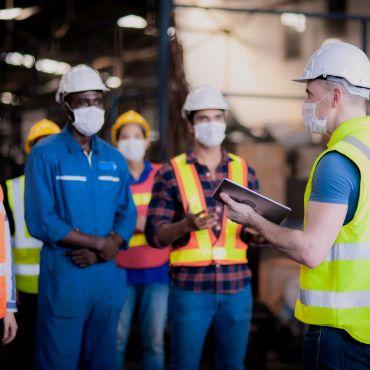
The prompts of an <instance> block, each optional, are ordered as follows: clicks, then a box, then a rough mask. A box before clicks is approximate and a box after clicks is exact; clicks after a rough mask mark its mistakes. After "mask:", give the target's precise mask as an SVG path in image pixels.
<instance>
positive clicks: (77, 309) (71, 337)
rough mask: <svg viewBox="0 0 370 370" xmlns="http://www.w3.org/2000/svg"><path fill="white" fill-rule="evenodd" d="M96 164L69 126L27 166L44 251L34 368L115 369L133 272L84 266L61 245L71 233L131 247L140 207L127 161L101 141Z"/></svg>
mask: <svg viewBox="0 0 370 370" xmlns="http://www.w3.org/2000/svg"><path fill="white" fill-rule="evenodd" d="M90 153H92V154H91V157H90V160H91V163H89V158H88V156H87V154H86V153H84V152H83V150H82V148H81V146H80V145H79V144H78V142H77V141H76V140H75V138H74V137H73V136H72V134H71V132H70V129H69V128H67V127H66V128H64V130H63V131H62V132H61V133H60V134H57V135H53V136H50V137H47V138H45V139H44V140H43V141H41V142H39V143H38V144H37V145H36V146H35V147H34V148H33V149H32V151H31V153H30V155H29V157H28V159H27V163H26V170H25V173H26V186H25V217H26V222H27V226H28V229H29V231H30V233H31V235H32V236H34V237H35V238H37V239H40V240H42V241H43V242H44V247H43V248H42V251H41V262H40V278H39V301H38V320H37V329H36V332H37V333H36V352H35V367H36V369H37V370H75V369H77V368H78V369H86V370H87V369H88V370H108V369H115V366H116V364H115V359H116V347H117V325H118V319H119V312H120V309H121V307H122V305H123V301H124V294H125V287H126V275H125V274H126V272H125V270H123V269H121V268H118V267H117V266H116V263H115V261H114V260H112V261H109V262H98V263H96V264H94V265H92V266H90V267H86V268H80V267H78V266H76V265H75V264H73V262H72V261H71V259H70V258H69V257H67V256H65V252H67V251H70V250H71V249H69V248H63V247H61V246H59V245H57V241H59V240H61V239H63V238H64V237H65V236H66V235H67V234H68V233H69V232H70V231H71V230H72V229H76V230H78V231H80V232H82V233H86V234H90V235H94V236H99V237H105V236H107V235H109V234H110V233H111V232H112V231H114V232H115V233H117V234H118V235H119V236H120V237H121V238H122V239H123V240H124V241H126V242H127V241H129V239H130V237H131V235H132V233H133V232H134V229H135V224H136V209H135V205H134V203H133V200H132V196H131V192H130V188H129V172H128V168H127V165H126V162H125V160H124V158H123V156H122V155H121V154H120V153H119V152H118V151H117V150H116V149H114V148H113V147H112V146H111V145H109V144H108V143H106V142H105V141H104V140H102V139H100V138H99V137H97V136H93V137H92V140H91V152H90Z"/></svg>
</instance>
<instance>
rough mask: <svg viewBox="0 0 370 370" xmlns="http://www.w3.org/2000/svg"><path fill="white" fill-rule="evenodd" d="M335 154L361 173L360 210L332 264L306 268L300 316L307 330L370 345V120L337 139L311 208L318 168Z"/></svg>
mask: <svg viewBox="0 0 370 370" xmlns="http://www.w3.org/2000/svg"><path fill="white" fill-rule="evenodd" d="M331 151H336V152H339V153H341V154H343V155H345V156H346V157H348V158H349V159H351V160H352V161H353V162H354V163H355V164H356V166H357V167H358V169H359V171H360V175H361V183H360V194H359V200H358V206H357V209H356V212H355V215H354V217H353V219H352V221H350V222H349V223H348V224H346V225H344V226H343V227H342V228H341V230H340V232H339V234H338V237H337V239H336V241H335V243H334V245H333V246H332V248H331V249H330V251H329V254H328V256H327V258H326V260H325V261H324V262H323V263H321V264H320V265H319V266H318V267H316V268H314V269H309V268H307V267H305V266H302V268H301V275H300V292H299V297H298V300H297V302H296V310H295V315H296V317H297V318H298V319H299V320H301V321H303V322H304V323H307V324H313V325H322V326H331V327H335V328H341V329H344V330H346V331H347V332H348V333H349V334H350V335H351V336H352V337H353V338H355V339H356V340H358V341H360V342H362V343H367V344H370V117H366V118H357V119H351V120H349V121H346V122H345V123H343V124H342V125H341V126H339V127H338V129H337V130H336V131H335V132H334V133H333V135H332V137H331V139H330V141H329V143H328V149H327V150H326V151H324V152H323V153H322V154H321V155H320V156H319V158H318V159H317V160H316V162H315V163H314V165H313V167H312V171H311V175H310V178H309V181H308V184H307V188H306V193H305V207H306V208H307V204H308V201H309V198H310V194H311V190H312V179H313V176H314V173H315V170H316V167H317V164H318V163H319V161H320V159H321V158H322V157H323V156H324V155H325V154H326V153H328V152H331Z"/></svg>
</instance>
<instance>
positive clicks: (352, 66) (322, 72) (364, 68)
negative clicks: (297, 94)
mask: <svg viewBox="0 0 370 370" xmlns="http://www.w3.org/2000/svg"><path fill="white" fill-rule="evenodd" d="M321 76H322V77H324V78H326V77H328V76H332V77H339V78H342V79H344V80H346V81H347V82H348V83H349V84H350V85H353V86H357V87H359V88H365V89H370V62H369V59H368V57H367V56H366V54H365V53H364V52H363V51H362V50H361V49H359V48H358V47H356V46H354V45H352V44H349V43H346V42H342V41H336V42H329V43H326V44H324V45H322V46H321V47H320V49H319V50H317V51H316V52H315V53H314V54H313V55H312V56H311V58H310V59H309V61H308V63H307V65H306V67H305V69H304V71H303V74H302V76H301V77H299V78H297V79H294V80H293V81H296V82H307V81H309V80H314V79H316V78H318V77H321Z"/></svg>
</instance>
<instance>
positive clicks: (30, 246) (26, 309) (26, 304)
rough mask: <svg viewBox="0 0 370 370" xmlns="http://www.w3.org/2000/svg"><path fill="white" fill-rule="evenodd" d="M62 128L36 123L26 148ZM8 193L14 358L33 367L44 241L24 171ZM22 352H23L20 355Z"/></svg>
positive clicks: (8, 186) (17, 363) (9, 184)
mask: <svg viewBox="0 0 370 370" xmlns="http://www.w3.org/2000/svg"><path fill="white" fill-rule="evenodd" d="M59 132H60V128H59V126H58V125H56V124H55V123H54V122H52V121H49V120H47V119H43V120H41V121H39V122H36V123H35V124H34V125H32V127H31V129H30V132H29V134H28V136H27V139H26V145H25V151H26V154H27V155H28V154H29V153H30V151H31V148H32V147H33V146H34V145H35V144H36V143H37V142H38V141H40V140H41V139H43V138H44V137H46V136H49V135H53V134H57V133H59ZM5 190H6V193H5V197H6V198H7V202H6V203H5V202H4V203H5V204H8V205H9V213H8V214H9V217H10V216H12V217H13V221H14V233H13V248H14V249H13V256H14V270H15V280H16V287H17V306H18V313H17V322H18V326H19V330H18V336H17V338H16V341H15V342H16V343H15V351H14V352H15V353H14V354H13V355H12V361H13V362H14V364H15V367H17V368H19V369H27V368H30V366H31V364H32V357H33V353H34V347H35V325H36V317H37V292H38V277H39V270H40V250H41V247H42V242H41V241H40V240H37V239H34V238H32V237H31V235H30V234H29V232H28V229H27V226H26V222H25V220H24V175H22V176H19V177H17V178H15V179H10V180H7V181H6V189H5ZM19 353H22V356H19Z"/></svg>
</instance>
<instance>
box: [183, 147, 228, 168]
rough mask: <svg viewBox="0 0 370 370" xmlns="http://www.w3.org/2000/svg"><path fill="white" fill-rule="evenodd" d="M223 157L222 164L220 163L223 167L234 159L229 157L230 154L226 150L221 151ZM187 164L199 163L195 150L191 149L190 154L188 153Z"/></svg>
mask: <svg viewBox="0 0 370 370" xmlns="http://www.w3.org/2000/svg"><path fill="white" fill-rule="evenodd" d="M221 155H222V158H221V163H220V164H221V165H224V164H226V165H227V164H228V163H229V162H231V161H232V159H231V158H230V157H229V154H228V152H227V151H226V150H225V149H221ZM186 163H188V164H195V163H199V162H198V159H197V157H196V155H195V152H194V149H191V150H189V151H188V152H186Z"/></svg>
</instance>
